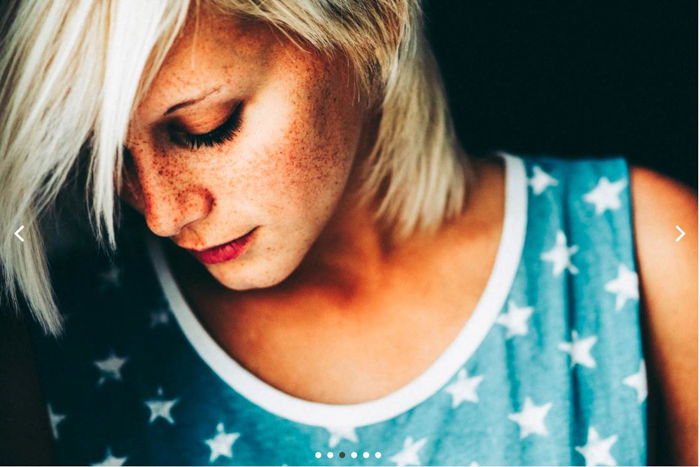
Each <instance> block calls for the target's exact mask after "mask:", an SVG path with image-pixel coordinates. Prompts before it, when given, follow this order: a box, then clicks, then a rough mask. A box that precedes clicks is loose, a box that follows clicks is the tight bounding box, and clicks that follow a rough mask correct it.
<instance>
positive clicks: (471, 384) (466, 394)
mask: <svg viewBox="0 0 700 467" xmlns="http://www.w3.org/2000/svg"><path fill="white" fill-rule="evenodd" d="M483 379H484V377H483V376H474V377H472V378H470V377H469V376H468V375H467V370H465V369H464V368H462V369H461V370H459V373H458V374H457V381H455V382H454V383H452V384H450V385H449V386H447V388H445V391H447V392H449V393H450V394H451V395H452V408H453V409H454V408H457V407H459V405H460V404H462V402H464V401H470V402H479V396H478V395H477V394H476V388H477V386H479V384H480V383H481V380H483Z"/></svg>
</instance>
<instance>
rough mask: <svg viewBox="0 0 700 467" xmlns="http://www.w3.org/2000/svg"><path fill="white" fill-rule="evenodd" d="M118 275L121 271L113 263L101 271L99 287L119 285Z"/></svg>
mask: <svg viewBox="0 0 700 467" xmlns="http://www.w3.org/2000/svg"><path fill="white" fill-rule="evenodd" d="M120 275H121V271H120V270H119V268H118V267H117V266H115V265H112V266H111V267H110V268H109V269H107V270H106V271H103V272H101V273H100V278H101V279H102V284H101V288H103V289H104V288H106V287H108V286H111V287H119V282H120V280H119V276H120Z"/></svg>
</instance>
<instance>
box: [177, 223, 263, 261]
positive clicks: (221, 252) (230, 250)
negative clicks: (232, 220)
mask: <svg viewBox="0 0 700 467" xmlns="http://www.w3.org/2000/svg"><path fill="white" fill-rule="evenodd" d="M256 230H257V227H256V228H254V229H253V230H251V231H250V232H248V233H247V234H245V235H243V236H242V237H238V238H237V239H235V240H233V241H230V242H228V243H226V244H224V245H219V246H215V247H213V248H208V249H206V250H201V251H196V250H189V251H190V253H192V254H193V255H194V256H195V258H197V259H198V260H199V261H201V262H202V263H204V264H216V263H223V262H225V261H231V260H233V259H236V258H238V257H239V256H241V255H242V254H243V252H244V251H245V250H246V247H247V246H248V245H250V243H251V242H252V240H253V234H254V233H255V231H256Z"/></svg>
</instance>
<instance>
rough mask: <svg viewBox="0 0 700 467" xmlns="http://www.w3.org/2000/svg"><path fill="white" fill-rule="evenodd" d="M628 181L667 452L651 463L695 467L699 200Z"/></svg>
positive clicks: (670, 187) (657, 417)
mask: <svg viewBox="0 0 700 467" xmlns="http://www.w3.org/2000/svg"><path fill="white" fill-rule="evenodd" d="M630 177H631V184H630V188H631V197H632V207H633V219H634V235H635V247H636V255H637V261H638V265H639V279H640V289H641V292H642V297H641V298H642V320H643V323H644V328H645V347H646V353H647V366H648V367H649V384H650V393H649V404H650V432H656V433H661V439H659V440H657V443H658V444H659V449H660V450H661V449H662V447H663V446H665V447H664V448H663V449H664V450H666V451H665V452H661V451H659V452H658V453H657V456H659V458H658V459H651V460H652V461H653V462H656V463H667V462H670V463H671V464H678V465H697V305H698V303H697V294H698V289H697V287H698V276H697V270H698V263H697V206H698V205H697V194H696V193H695V192H694V191H693V190H691V189H689V188H688V187H685V186H684V185H682V184H680V183H678V182H675V181H673V180H671V179H670V178H668V177H665V176H663V175H660V174H658V173H656V172H654V171H652V170H649V169H645V168H641V167H633V168H632V169H631V173H630ZM676 226H679V227H680V228H681V229H682V230H683V231H684V232H685V235H684V236H683V237H682V238H681V239H680V240H678V241H676V239H677V238H678V237H679V236H680V235H681V233H680V231H678V230H677V228H676Z"/></svg>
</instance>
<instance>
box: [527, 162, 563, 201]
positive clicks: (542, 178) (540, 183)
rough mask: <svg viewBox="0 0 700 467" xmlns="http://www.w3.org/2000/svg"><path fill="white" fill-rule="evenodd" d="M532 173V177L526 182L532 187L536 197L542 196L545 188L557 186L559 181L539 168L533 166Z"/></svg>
mask: <svg viewBox="0 0 700 467" xmlns="http://www.w3.org/2000/svg"><path fill="white" fill-rule="evenodd" d="M533 172H534V175H533V177H532V178H529V179H528V181H527V182H528V184H529V185H530V186H531V187H532V191H533V193H535V194H536V195H540V194H542V192H544V190H546V189H547V187H550V186H557V185H559V180H557V179H556V178H554V177H552V176H551V175H549V174H548V173H547V172H545V171H544V170H542V169H541V168H540V166H538V165H536V166H534V167H533Z"/></svg>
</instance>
